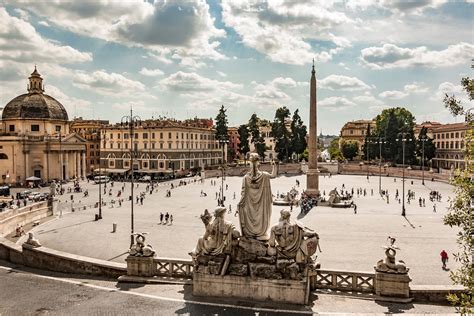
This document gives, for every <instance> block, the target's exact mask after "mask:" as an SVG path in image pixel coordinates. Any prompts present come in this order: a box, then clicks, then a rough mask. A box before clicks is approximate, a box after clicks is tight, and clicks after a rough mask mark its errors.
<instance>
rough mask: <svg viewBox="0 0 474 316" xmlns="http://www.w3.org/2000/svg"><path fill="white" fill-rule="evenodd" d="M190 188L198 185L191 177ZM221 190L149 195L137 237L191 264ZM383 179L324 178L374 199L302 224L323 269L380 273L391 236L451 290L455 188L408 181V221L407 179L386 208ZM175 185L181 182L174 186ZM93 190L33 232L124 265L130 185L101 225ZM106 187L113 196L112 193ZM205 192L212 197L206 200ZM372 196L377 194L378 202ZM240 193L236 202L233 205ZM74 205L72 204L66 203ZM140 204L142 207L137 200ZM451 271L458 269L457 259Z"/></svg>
mask: <svg viewBox="0 0 474 316" xmlns="http://www.w3.org/2000/svg"><path fill="white" fill-rule="evenodd" d="M186 180H187V181H193V179H190V178H186ZM212 180H213V181H216V182H217V185H214V186H212V185H211V179H206V180H205V181H204V183H200V182H196V183H194V182H192V183H190V184H188V185H185V186H179V187H177V188H175V189H172V190H171V197H168V198H167V197H165V194H166V190H168V189H170V185H169V184H170V183H169V182H168V183H162V184H160V186H159V187H158V189H157V190H156V191H155V192H153V194H151V195H150V194H147V195H146V197H145V199H144V202H143V205H140V204H134V216H135V221H134V224H135V231H141V232H148V235H147V242H148V243H150V244H151V245H153V246H154V247H155V249H156V250H157V254H158V256H160V257H173V258H185V259H186V258H189V257H188V255H187V253H188V252H189V251H190V250H192V249H193V248H194V246H195V244H196V241H197V239H198V237H199V236H201V235H202V234H203V233H204V226H203V224H202V222H201V220H200V219H199V215H200V214H202V213H203V211H204V209H206V208H207V209H209V210H213V209H214V208H215V206H216V205H217V201H216V199H215V198H216V192H217V191H219V186H220V184H221V179H216V178H213V179H212ZM296 180H299V181H300V183H301V184H300V187H299V188H296V189H299V190H300V191H301V190H302V188H305V187H306V178H305V176H292V177H286V176H279V177H278V178H276V179H273V180H272V182H271V183H272V191H273V193H274V194H276V193H278V192H280V193H283V192H287V191H288V190H290V189H291V188H292V187H294V186H295V184H296ZM241 181H242V179H241V178H240V177H227V178H226V180H225V182H224V183H225V184H224V188H226V185H228V188H227V189H225V190H224V193H225V196H226V205H227V206H228V207H231V209H232V213H231V214H228V215H226V219H227V220H230V221H232V222H234V223H235V224H236V225H237V227H239V224H238V217H235V216H234V212H235V210H236V208H237V203H238V201H239V199H240V190H241ZM378 181H379V179H378V177H377V176H371V177H370V179H369V180H367V179H366V177H365V176H348V175H336V176H332V177H331V178H328V177H321V178H320V188H321V191H325V193H326V195H327V194H328V193H329V191H330V190H331V189H333V188H335V187H337V188H339V189H340V188H341V186H342V184H344V185H345V188H346V190H349V191H350V189H351V188H354V190H356V188H358V187H359V188H362V189H364V188H365V189H366V192H367V196H365V197H364V196H360V197H357V194H356V195H355V198H354V201H355V203H356V204H357V214H354V211H353V209H334V208H329V207H316V208H313V209H312V210H311V211H310V212H309V213H308V215H307V216H305V217H304V218H302V219H301V222H302V223H303V224H304V225H306V226H307V227H310V228H313V229H315V230H316V231H317V232H318V233H319V235H320V238H321V241H320V243H321V249H322V253H319V256H318V261H320V263H321V266H322V268H323V269H333V270H339V269H340V270H349V271H373V266H374V265H375V263H376V262H377V261H378V260H380V259H382V258H383V257H384V253H383V249H382V246H383V245H384V244H385V242H386V239H387V236H395V237H396V238H397V244H398V246H399V247H400V248H401V250H400V251H398V253H397V259H399V260H404V261H405V262H406V263H407V265H408V266H409V267H410V276H411V277H412V279H413V284H444V285H449V284H451V280H450V279H449V272H447V271H444V270H442V269H441V260H440V255H439V253H440V252H441V250H442V249H445V250H446V251H447V252H448V253H449V254H450V257H451V258H453V255H452V253H453V252H456V251H457V246H456V241H455V239H456V233H457V230H456V229H454V228H450V227H448V226H445V225H443V223H442V217H443V215H444V214H445V213H446V208H447V206H448V202H447V201H448V196H450V195H453V193H452V187H451V186H450V185H448V184H446V183H441V182H431V181H426V182H425V184H426V185H425V186H423V185H421V181H420V180H413V184H412V181H411V180H407V181H406V190H408V189H410V190H414V191H415V193H416V197H415V200H414V201H412V202H411V203H410V204H406V217H403V216H401V204H399V203H398V202H396V201H395V199H394V196H395V191H396V189H398V190H399V191H400V194H401V186H402V181H401V179H399V178H397V179H394V178H387V177H383V178H382V188H383V189H385V190H388V191H389V194H390V199H389V202H390V204H387V203H386V201H385V200H383V199H382V198H381V197H380V196H379V195H378V194H377V192H378ZM174 183H175V184H176V183H177V181H176V180H175V181H174ZM82 186H83V187H85V188H87V189H88V190H89V197H88V198H84V197H82V194H81V193H75V194H73V198H74V203H73V205H74V206H75V207H77V206H79V205H86V206H87V207H86V210H80V211H76V212H74V213H71V212H70V209H71V203H70V202H69V200H70V195H71V194H65V195H64V196H61V197H60V200H61V203H60V205H59V207H58V209H59V210H60V211H58V214H59V213H62V216H61V217H58V219H57V220H53V221H49V222H47V223H45V224H43V225H41V226H39V227H36V228H34V230H35V231H36V232H37V237H38V238H39V240H40V241H41V242H42V244H43V245H45V246H46V247H50V248H53V249H57V250H61V251H67V252H71V253H75V254H80V255H84V256H89V257H94V258H100V259H104V260H112V261H116V262H124V258H125V256H126V251H127V249H128V247H129V244H130V202H129V201H128V195H129V191H130V184H129V183H126V184H125V192H124V193H123V194H122V197H124V198H125V200H126V201H125V202H124V203H123V205H122V207H117V204H116V205H115V207H114V208H110V207H109V205H110V203H109V202H110V200H112V199H115V200H116V198H115V196H116V194H117V191H118V190H119V189H120V188H121V187H122V183H115V184H114V186H113V188H112V193H113V196H112V197H109V196H108V194H106V195H105V197H104V201H106V202H107V203H108V204H109V205H107V206H105V207H103V219H102V220H100V221H98V222H95V221H94V215H95V214H96V213H97V212H98V211H97V209H95V208H90V207H89V206H90V205H93V204H94V203H95V202H96V201H98V185H95V184H92V183H85V182H84V183H82ZM110 187H111V186H110V184H108V185H107V189H106V190H107V193H108V191H109V189H110ZM145 187H146V184H144V183H141V184H139V186H138V188H137V187H136V188H135V192H136V193H139V192H143V191H145ZM201 190H202V191H203V192H205V193H207V196H206V197H200V193H201ZM371 190H373V192H374V194H373V195H371ZM430 190H437V191H439V192H440V193H441V194H442V197H443V198H442V201H441V202H436V212H433V204H434V203H433V202H430V201H429V198H428V197H429V196H428V195H429V192H430ZM234 192H235V199H234ZM420 196H421V197H422V198H425V201H426V207H419V205H418V198H419V197H420ZM65 200H68V202H65ZM134 203H135V201H134ZM281 209H282V207H281V206H273V215H272V222H277V220H278V218H279V212H280V210H281ZM160 212H162V213H165V212H169V213H170V214H173V217H174V222H173V224H167V225H163V224H160V221H159V215H160ZM298 214H299V208H295V209H294V210H293V215H292V219H293V220H294V219H296V217H297V215H298ZM113 223H116V224H117V225H118V230H117V232H116V233H112V224H113ZM448 267H449V268H451V269H453V268H456V263H455V262H454V260H450V261H449V264H448Z"/></svg>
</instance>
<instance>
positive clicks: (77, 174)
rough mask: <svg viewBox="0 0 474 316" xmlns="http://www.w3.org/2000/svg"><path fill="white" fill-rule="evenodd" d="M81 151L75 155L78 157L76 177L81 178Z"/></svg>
mask: <svg viewBox="0 0 474 316" xmlns="http://www.w3.org/2000/svg"><path fill="white" fill-rule="evenodd" d="M80 155H81V153H80V152H76V153H74V157H76V177H77V178H79V177H80V176H81V156H80Z"/></svg>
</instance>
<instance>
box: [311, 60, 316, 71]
mask: <svg viewBox="0 0 474 316" xmlns="http://www.w3.org/2000/svg"><path fill="white" fill-rule="evenodd" d="M315 72H316V71H315V70H314V58H313V70H312V71H311V73H312V74H313V75H314V74H315Z"/></svg>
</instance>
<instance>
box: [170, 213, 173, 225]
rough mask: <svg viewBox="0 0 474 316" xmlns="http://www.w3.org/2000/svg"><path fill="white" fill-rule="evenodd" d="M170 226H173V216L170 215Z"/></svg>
mask: <svg viewBox="0 0 474 316" xmlns="http://www.w3.org/2000/svg"><path fill="white" fill-rule="evenodd" d="M170 225H173V214H171V215H170Z"/></svg>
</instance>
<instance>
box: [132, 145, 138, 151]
mask: <svg viewBox="0 0 474 316" xmlns="http://www.w3.org/2000/svg"><path fill="white" fill-rule="evenodd" d="M133 150H135V151H137V150H138V144H137V143H134V144H133Z"/></svg>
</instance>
